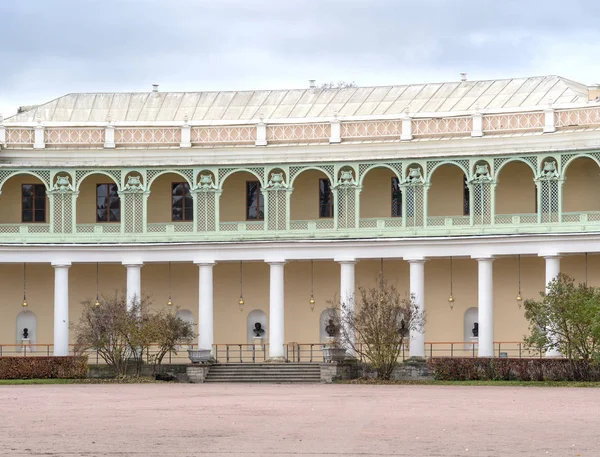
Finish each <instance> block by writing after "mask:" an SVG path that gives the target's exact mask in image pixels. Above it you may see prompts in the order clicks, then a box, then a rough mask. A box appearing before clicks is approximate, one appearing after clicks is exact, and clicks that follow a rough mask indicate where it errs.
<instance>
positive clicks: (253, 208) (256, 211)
mask: <svg viewBox="0 0 600 457" xmlns="http://www.w3.org/2000/svg"><path fill="white" fill-rule="evenodd" d="M260 190H261V187H260V183H259V182H258V181H247V182H246V219H248V220H263V219H264V197H263V194H262V192H261V191H260Z"/></svg>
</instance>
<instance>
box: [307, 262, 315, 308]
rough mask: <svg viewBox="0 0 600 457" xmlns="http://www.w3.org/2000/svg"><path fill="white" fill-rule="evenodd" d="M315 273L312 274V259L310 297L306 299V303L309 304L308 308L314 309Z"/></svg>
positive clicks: (311, 266) (311, 265)
mask: <svg viewBox="0 0 600 457" xmlns="http://www.w3.org/2000/svg"><path fill="white" fill-rule="evenodd" d="M314 281H315V275H314V265H313V261H312V260H311V261H310V299H309V300H308V304H309V306H310V310H311V311H314V310H315V294H314V285H315V282H314Z"/></svg>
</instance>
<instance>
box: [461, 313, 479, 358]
mask: <svg viewBox="0 0 600 457" xmlns="http://www.w3.org/2000/svg"><path fill="white" fill-rule="evenodd" d="M478 321H479V310H478V309H477V307H471V308H468V309H467V310H466V311H465V316H464V327H463V335H464V336H463V338H464V340H463V341H477V340H476V338H477V337H478V336H479V325H478ZM470 348H471V345H465V349H470Z"/></svg>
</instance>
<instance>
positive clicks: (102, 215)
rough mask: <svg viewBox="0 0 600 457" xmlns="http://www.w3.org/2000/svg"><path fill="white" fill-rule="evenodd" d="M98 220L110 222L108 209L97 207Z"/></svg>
mask: <svg viewBox="0 0 600 457" xmlns="http://www.w3.org/2000/svg"><path fill="white" fill-rule="evenodd" d="M96 222H108V211H106V210H105V209H102V208H98V209H96Z"/></svg>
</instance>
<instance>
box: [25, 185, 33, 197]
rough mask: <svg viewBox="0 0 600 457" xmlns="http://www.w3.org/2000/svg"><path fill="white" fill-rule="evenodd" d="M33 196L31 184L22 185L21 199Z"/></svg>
mask: <svg viewBox="0 0 600 457" xmlns="http://www.w3.org/2000/svg"><path fill="white" fill-rule="evenodd" d="M32 196H33V185H32V184H23V197H32Z"/></svg>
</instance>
